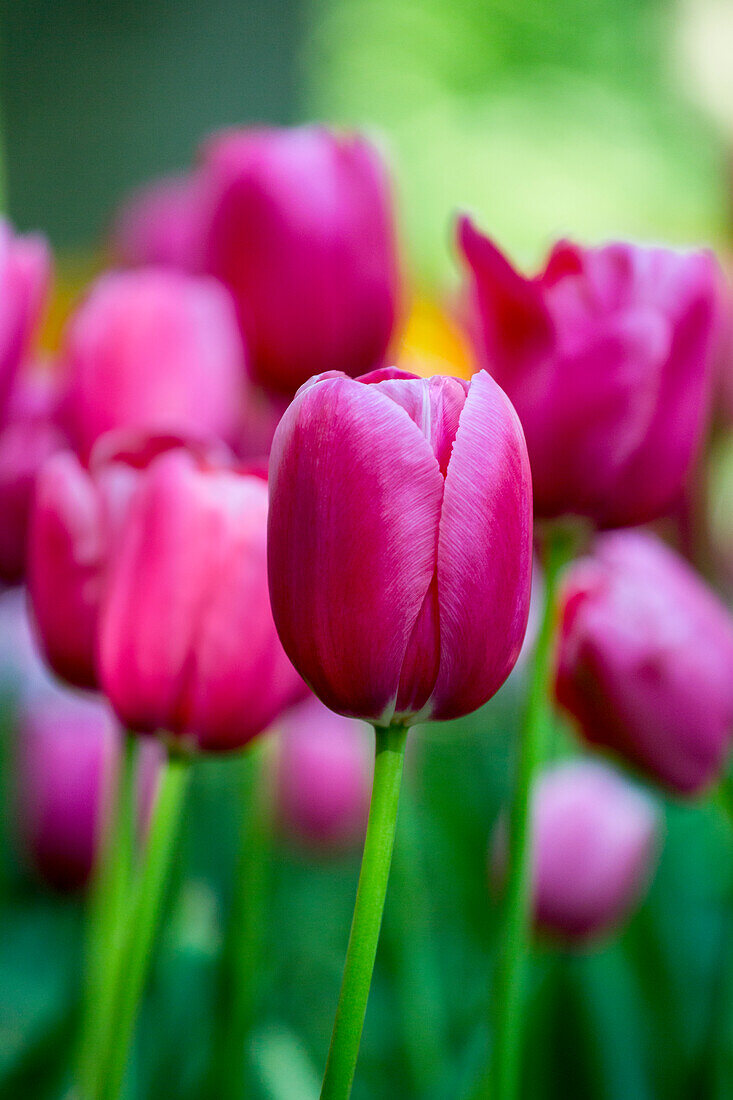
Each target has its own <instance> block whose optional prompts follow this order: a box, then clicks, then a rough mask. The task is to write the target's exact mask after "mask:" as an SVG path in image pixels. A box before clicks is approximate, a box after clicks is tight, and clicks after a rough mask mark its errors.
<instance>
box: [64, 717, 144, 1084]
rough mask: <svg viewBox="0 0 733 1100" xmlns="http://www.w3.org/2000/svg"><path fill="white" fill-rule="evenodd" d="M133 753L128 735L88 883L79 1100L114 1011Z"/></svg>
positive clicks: (127, 872)
mask: <svg viewBox="0 0 733 1100" xmlns="http://www.w3.org/2000/svg"><path fill="white" fill-rule="evenodd" d="M135 751H136V741H135V738H134V737H132V736H129V735H128V736H127V738H126V740H125V748H124V754H123V758H122V763H121V767H120V773H119V777H118V783H117V790H116V792H115V796H114V798H113V806H112V815H111V816H112V820H111V822H110V825H109V829H108V832H107V836H106V838H105V843H104V849H103V852H102V854H101V858H100V860H99V863H98V869H97V872H96V874H95V877H94V881H93V883H92V890H91V896H90V899H89V900H90V904H89V923H88V942H87V959H86V967H85V982H84V990H83V994H82V1010H81V1022H80V1042H79V1060H78V1067H77V1082H78V1087H79V1092H80V1094H81V1096H83V1097H85V1098H86V1097H90V1098H91V1097H95V1096H96V1095H97V1091H98V1088H99V1079H98V1075H99V1067H100V1054H101V1053H102V1052H103V1051H104V1049H105V1047H104V1037H105V1035H106V1033H107V1029H108V1027H109V1024H110V1020H111V1017H112V1013H113V1008H114V995H115V975H114V973H112V971H113V969H114V960H115V958H116V950H115V948H114V944H115V941H116V939H117V938H118V937H119V936H120V935H121V929H122V927H123V926H124V912H125V906H126V902H127V897H128V893H129V889H130V879H131V874H132V857H133V847H134V830H135V790H134V787H135Z"/></svg>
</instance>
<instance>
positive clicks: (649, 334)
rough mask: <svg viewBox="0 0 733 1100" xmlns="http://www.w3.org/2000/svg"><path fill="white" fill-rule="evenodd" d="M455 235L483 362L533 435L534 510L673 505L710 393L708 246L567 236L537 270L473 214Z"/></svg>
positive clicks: (618, 512) (623, 511)
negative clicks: (477, 225) (528, 268)
mask: <svg viewBox="0 0 733 1100" xmlns="http://www.w3.org/2000/svg"><path fill="white" fill-rule="evenodd" d="M459 240H460V246H461V248H462V250H463V253H464V256H465V258H466V261H467V263H468V265H469V267H470V269H471V274H472V280H473V291H474V295H475V300H476V305H477V309H478V312H479V316H480V324H481V343H482V346H483V352H484V355H485V359H486V365H487V367H488V368H489V369H490V370H491V373H492V374H493V375H494V377H495V378H496V380H497V381H498V382H499V384H500V385H501V386H503V387H504V389H505V390H506V392H507V394H508V395H509V397H510V399H511V400H512V401H513V403H514V405H515V406H516V409H517V412H518V413H519V418H520V420H521V421H522V426H523V427H524V431H525V433H526V437H527V447H528V449H529V455H530V460H531V463H532V475H533V481H534V500H535V512H536V514H537V515H538V516H541V517H555V516H560V515H563V514H566V513H572V514H577V515H581V516H588V517H590V518H591V519H592V520H594V521H595V522H596V523H598V524H600V525H601V526H605V527H614V526H618V527H620V526H627V525H633V524H638V523H643V522H646V521H647V520H650V519H653V518H655V517H657V516H659V515H662V514H664V513H665V512H667V511H668V510H669V509H670V508H671V507H672V506H673V505H674V504H675V502H676V499H677V498H678V496H679V494H680V492H681V490H682V486H683V482H684V479H685V476H686V474H687V472H688V470H689V469H690V466H691V463H692V461H693V459H694V457H695V453H696V450H697V448H698V444H699V442H700V439H701V435H702V432H703V430H704V427H705V424H706V419H707V413H708V407H709V404H710V401H709V398H710V391H711V385H712V375H713V359H714V352H715V345H716V327H717V322H718V320H719V277H720V276H719V272H718V269H717V267H716V264H715V261H714V260H713V258H712V256H711V255H709V254H708V253H703V252H697V253H694V252H690V253H683V252H674V251H672V250H670V249H662V248H642V247H639V246H635V245H627V244H611V245H606V246H604V247H602V248H596V249H582V248H579V247H578V246H577V245H573V244H569V243H568V242H565V241H561V242H560V243H559V244H557V245H556V246H555V248H554V249H553V250H552V252H551V253H550V256H549V259H548V261H547V265H546V267H545V270H544V271H543V272H542V273H541V274H540V275H538V276H537V277H535V278H530V279H528V278H525V277H523V276H522V275H519V274H518V273H517V272H516V271H515V270H514V269H513V268H512V267H511V265H510V264H509V262H508V261H507V260H506V259H505V257H504V256H503V255H502V254H501V252H499V250H498V249H497V248H496V246H495V245H494V244H493V243H492V242H491V241H490V240H489V239H488V238H487V237H483V236H482V235H481V234H480V233H479V232H478V231H477V230H476V229H474V227H473V226H472V225H471V223H470V222H469V221H468V220H467V219H465V218H464V219H462V221H461V223H460V226H459Z"/></svg>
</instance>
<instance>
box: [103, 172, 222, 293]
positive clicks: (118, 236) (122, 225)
mask: <svg viewBox="0 0 733 1100" xmlns="http://www.w3.org/2000/svg"><path fill="white" fill-rule="evenodd" d="M201 198H202V196H201V186H200V184H199V181H198V179H197V177H196V176H195V175H193V174H192V175H190V176H168V177H165V178H163V179H160V180H155V181H154V182H153V183H150V184H148V185H147V186H145V187H142V188H140V189H139V190H137V191H135V192H133V194H132V195H130V197H129V198H128V199H127V201H126V202H125V203H123V205H122V207H121V208H120V210H119V211H118V214H117V218H116V219H115V224H114V227H113V232H112V246H113V249H114V252H115V253H116V255H118V256H119V257H120V259H121V260H122V262H123V263H124V264H128V265H130V266H134V267H137V266H144V265H146V264H161V265H163V266H166V267H168V266H169V267H177V268H180V269H181V270H182V271H191V272H194V273H195V272H197V271H198V270H200V267H201V234H202V229H203V219H202V213H203V211H202V202H201Z"/></svg>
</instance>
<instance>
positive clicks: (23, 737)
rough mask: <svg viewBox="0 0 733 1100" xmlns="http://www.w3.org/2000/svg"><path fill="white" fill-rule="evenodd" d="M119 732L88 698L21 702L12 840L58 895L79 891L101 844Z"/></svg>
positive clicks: (70, 696)
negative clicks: (15, 837) (18, 842)
mask: <svg viewBox="0 0 733 1100" xmlns="http://www.w3.org/2000/svg"><path fill="white" fill-rule="evenodd" d="M119 755H120V735H119V730H118V728H117V726H116V724H115V722H114V720H113V717H112V714H111V712H110V710H109V708H108V707H107V706H106V705H105V704H104V703H102V702H101V701H99V700H98V699H96V698H93V697H85V696H80V695H73V694H71V693H70V692H68V693H67V692H65V693H63V694H62V693H61V692H55V693H54V694H52V695H48V696H43V697H42V698H40V699H38V700H35V701H32V702H27V703H26V704H25V706H24V708H23V710H22V712H21V716H20V728H19V737H18V769H17V808H18V816H19V830H20V839H21V841H22V844H23V848H24V850H25V852H26V854H27V857H28V859H29V861H30V862H31V864H32V865H33V867H34V869H35V870H36V872H37V873H38V875H39V877H40V878H42V879H43V880H44V881H45V882H46V883H47V884H48V885H50V886H52V887H54V888H55V889H58V890H64V891H68V890H76V889H79V888H80V887H82V886H84V885H85V884H86V883H87V881H88V880H89V877H90V875H91V873H92V871H93V869H94V866H95V862H96V859H97V857H98V855H99V851H100V846H101V844H102V843H103V839H104V831H105V828H106V826H107V824H108V819H109V813H110V808H111V801H112V797H113V790H114V783H115V776H116V773H117V768H118V765H119Z"/></svg>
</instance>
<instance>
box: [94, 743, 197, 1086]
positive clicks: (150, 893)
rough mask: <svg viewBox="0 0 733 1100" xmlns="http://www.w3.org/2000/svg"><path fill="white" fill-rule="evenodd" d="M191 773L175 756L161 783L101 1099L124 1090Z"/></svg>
mask: <svg viewBox="0 0 733 1100" xmlns="http://www.w3.org/2000/svg"><path fill="white" fill-rule="evenodd" d="M190 770H191V764H190V761H189V760H188V759H186V758H185V757H181V756H170V757H169V759H168V761H167V763H166V765H165V767H164V769H163V772H162V775H161V778H160V784H159V787H158V792H157V795H156V799H155V804H154V806H153V814H152V820H151V822H150V829H149V832H148V838H147V842H146V845H145V851H144V853H143V856H142V865H141V867H140V871H139V875H138V878H137V881H136V882H135V884H134V887H133V896H132V904H131V908H130V911H129V919H128V922H127V926H126V928H125V934H124V937H123V940H122V945H121V951H120V953H119V970H118V971H117V973H118V974H119V981H118V982H116V983H115V984H116V989H115V1004H114V1014H113V1022H112V1028H111V1031H110V1042H109V1047H108V1050H107V1052H106V1055H107V1056H106V1060H105V1064H104V1066H103V1069H102V1087H101V1090H100V1094H99V1095H100V1098H101V1100H117V1097H119V1095H120V1091H121V1089H122V1083H123V1080H124V1075H125V1067H126V1065H127V1058H128V1053H129V1050H130V1047H131V1045H132V1038H133V1034H134V1030H135V1021H136V1018H137V1011H138V1006H139V1002H140V998H141V996H142V993H143V989H144V986H145V978H146V976H147V973H148V968H149V965H150V960H151V957H152V949H153V944H154V941H155V933H156V931H157V927H158V920H159V917H160V912H161V906H162V902H163V899H164V897H165V890H166V886H167V883H168V879H169V875H170V870H171V861H172V857H173V853H174V849H175V842H176V837H177V835H178V826H179V822H180V818H181V811H182V809H183V800H184V796H185V793H186V788H187V786H188V781H189V777H190Z"/></svg>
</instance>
